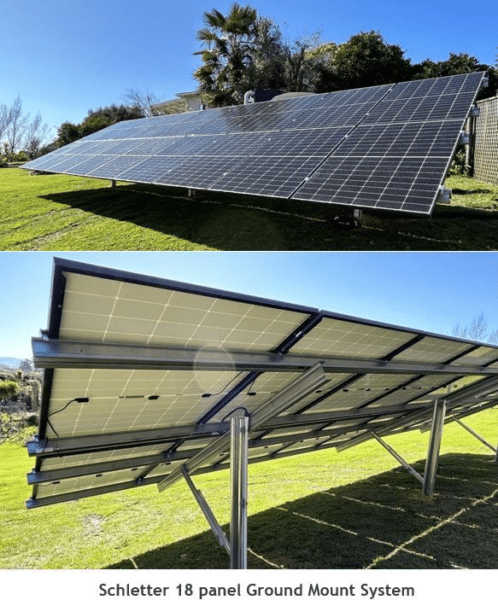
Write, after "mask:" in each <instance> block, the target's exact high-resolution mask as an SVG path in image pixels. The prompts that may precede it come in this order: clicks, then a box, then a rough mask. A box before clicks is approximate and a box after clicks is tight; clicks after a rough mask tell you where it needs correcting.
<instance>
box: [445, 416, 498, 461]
mask: <svg viewBox="0 0 498 600" xmlns="http://www.w3.org/2000/svg"><path fill="white" fill-rule="evenodd" d="M454 421H455V422H456V423H458V424H459V425H460V426H461V427H463V428H464V429H465V430H466V431H468V432H469V433H470V434H471V435H473V436H474V437H475V438H476V439H478V440H479V441H480V442H481V443H482V444H484V445H485V446H487V447H488V448H489V449H490V450H492V451H493V452H494V454H495V460H496V461H497V462H498V448H495V447H494V446H493V444H490V443H489V442H488V441H487V440H485V439H484V438H483V437H481V436H480V435H479V434H478V433H477V432H476V431H474V430H473V429H472V427H470V426H469V425H467V423H464V422H463V421H460V419H457V418H455V419H454Z"/></svg>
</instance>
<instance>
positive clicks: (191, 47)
mask: <svg viewBox="0 0 498 600" xmlns="http://www.w3.org/2000/svg"><path fill="white" fill-rule="evenodd" d="M232 3H233V2H232V0H182V1H181V2H178V1H173V2H165V1H154V0H133V1H132V0H67V1H64V0H43V2H40V1H39V0H15V1H12V2H4V3H3V4H2V11H1V18H0V40H1V41H2V44H1V47H2V51H1V60H2V70H1V73H2V75H1V81H0V83H1V85H0V103H6V104H7V105H9V104H11V103H12V101H13V100H14V98H15V97H16V95H17V94H19V95H20V96H21V98H22V100H23V106H24V110H25V112H30V113H31V115H32V116H34V115H35V114H36V113H37V112H40V113H41V115H42V118H43V120H44V122H46V123H48V124H49V125H50V126H51V127H52V133H53V134H54V135H55V133H56V127H58V126H59V125H60V124H61V123H63V122H64V121H71V122H73V123H78V122H81V120H82V119H83V118H84V117H85V116H86V114H87V112H88V110H89V109H96V108H98V107H101V106H106V105H109V104H111V103H113V102H116V103H120V102H121V101H122V96H123V94H124V93H125V92H126V90H127V89H128V88H131V87H136V88H138V89H139V90H141V91H142V92H146V91H150V92H153V93H155V94H156V95H157V96H159V97H163V98H167V99H170V98H174V97H175V94H176V93H177V92H184V91H190V90H192V89H195V87H196V84H195V81H194V80H193V78H192V73H193V71H194V70H195V68H196V67H197V66H198V65H199V59H198V58H197V57H194V56H193V55H192V53H193V52H195V51H196V50H199V48H200V46H199V43H198V42H197V41H196V39H195V34H196V31H197V30H198V29H199V28H200V27H201V26H202V15H203V13H204V11H209V10H212V9H213V8H217V9H218V10H220V11H221V12H224V13H226V12H227V11H228V9H229V8H230V6H231V5H232ZM239 3H240V4H246V2H245V1H244V0H242V1H240V2H239ZM247 3H248V4H250V5H251V6H254V7H255V8H257V9H258V11H259V13H260V14H261V15H263V16H266V17H269V18H271V19H273V20H274V21H275V22H276V23H278V24H279V25H280V27H281V29H282V31H283V32H284V34H285V35H286V36H287V37H288V38H289V39H295V38H299V37H301V36H303V35H309V34H312V33H314V32H316V31H317V30H320V31H321V33H322V39H323V40H324V41H335V42H337V43H342V42H345V41H346V40H347V39H348V38H349V37H350V36H351V35H353V34H355V33H358V32H359V31H370V30H378V31H380V32H381V34H382V35H383V36H384V39H385V40H386V41H387V42H388V43H391V44H398V45H400V46H401V47H402V48H403V49H404V50H405V52H406V56H407V57H408V58H411V59H412V61H413V62H420V61H421V60H423V59H425V58H427V57H430V58H431V59H433V60H444V59H446V58H447V57H448V55H449V53H450V52H457V53H459V52H467V53H469V54H472V55H474V56H476V57H477V58H478V59H479V60H480V61H481V62H482V63H485V64H494V62H495V57H496V52H497V49H496V47H497V46H498V37H497V35H496V23H497V21H498V3H497V2H496V0H482V1H481V2H480V3H479V4H478V5H476V6H473V5H472V4H471V3H469V2H468V1H467V0H451V1H449V0H432V1H430V0H417V2H414V1H413V0H410V1H407V0H383V1H380V2H373V1H371V0H336V1H335V2H325V1H324V0H321V1H319V0H308V1H307V2H303V0H253V1H248V2H247Z"/></svg>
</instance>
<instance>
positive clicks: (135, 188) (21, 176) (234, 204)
mask: <svg viewBox="0 0 498 600" xmlns="http://www.w3.org/2000/svg"><path fill="white" fill-rule="evenodd" d="M446 185H447V186H448V187H451V188H453V192H454V193H453V200H452V203H451V205H449V206H448V205H444V206H443V205H442V206H436V208H435V210H434V212H433V215H432V218H430V219H427V218H407V217H400V216H399V215H386V214H383V213H379V212H376V213H368V212H365V213H364V219H363V226H362V227H361V228H352V229H350V228H348V227H344V226H340V225H337V224H335V221H334V217H336V216H337V215H339V214H341V213H343V214H344V211H345V209H342V208H338V207H333V206H328V205H321V204H312V203H306V202H297V201H286V200H275V199H267V198H259V197H256V196H243V195H237V194H219V193H215V192H197V195H196V197H195V198H187V191H186V190H184V189H180V188H164V187H160V186H144V185H138V184H125V183H118V185H117V187H116V188H114V189H111V188H110V187H109V182H108V181H102V180H96V179H88V178H83V177H74V176H69V175H40V176H31V175H29V173H28V172H26V171H23V170H22V169H0V250H498V210H496V209H497V208H498V186H492V185H489V184H483V183H480V182H477V181H475V180H473V179H471V178H468V177H464V176H452V177H450V178H449V179H448V181H447V182H446ZM346 213H347V210H346Z"/></svg>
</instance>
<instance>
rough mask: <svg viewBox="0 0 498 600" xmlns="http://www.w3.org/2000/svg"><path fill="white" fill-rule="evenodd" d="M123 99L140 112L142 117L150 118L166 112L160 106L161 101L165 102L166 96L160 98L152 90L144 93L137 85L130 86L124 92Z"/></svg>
mask: <svg viewBox="0 0 498 600" xmlns="http://www.w3.org/2000/svg"><path fill="white" fill-rule="evenodd" d="M123 100H124V101H125V103H126V105H127V106H129V107H130V108H132V109H133V110H135V111H137V112H140V114H141V115H142V117H145V118H149V117H156V116H158V115H162V114H164V111H163V110H161V109H160V108H159V107H158V105H159V104H161V102H164V98H163V99H161V98H158V97H157V96H156V95H155V94H153V93H152V92H145V93H144V92H141V91H140V90H138V89H137V88H136V87H135V88H128V89H127V90H126V92H125V94H123Z"/></svg>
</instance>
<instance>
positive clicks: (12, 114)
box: [5, 96, 29, 154]
mask: <svg viewBox="0 0 498 600" xmlns="http://www.w3.org/2000/svg"><path fill="white" fill-rule="evenodd" d="M28 121H29V114H27V115H23V111H22V100H21V97H20V96H17V98H16V99H15V100H14V102H13V103H12V106H11V107H10V108H9V110H8V113H7V127H6V130H5V135H6V136H7V152H8V153H9V154H15V153H16V152H18V151H19V149H20V146H21V144H22V141H23V138H24V135H25V133H26V129H27V127H28Z"/></svg>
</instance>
